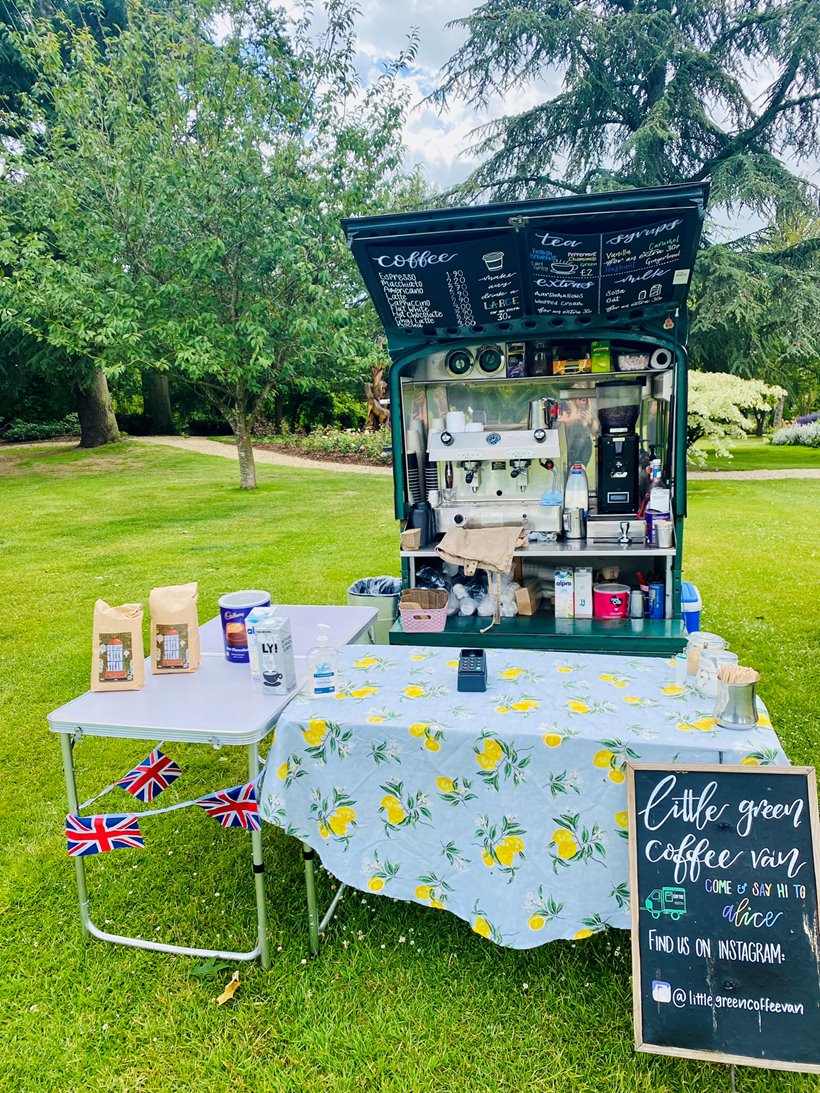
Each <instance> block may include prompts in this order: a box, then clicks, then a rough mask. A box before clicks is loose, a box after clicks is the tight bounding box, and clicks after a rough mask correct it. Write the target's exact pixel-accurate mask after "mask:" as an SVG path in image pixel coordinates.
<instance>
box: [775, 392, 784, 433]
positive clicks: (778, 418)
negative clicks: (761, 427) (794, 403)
mask: <svg viewBox="0 0 820 1093" xmlns="http://www.w3.org/2000/svg"><path fill="white" fill-rule="evenodd" d="M785 401H786V396H785V395H784V396H783V397H782V398H779V399H778V400H777V406H775V408H774V427H775V429H779V428H780V426H781V425H782V424H783V404H784V403H785Z"/></svg>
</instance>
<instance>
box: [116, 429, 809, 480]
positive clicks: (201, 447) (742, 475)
mask: <svg viewBox="0 0 820 1093" xmlns="http://www.w3.org/2000/svg"><path fill="white" fill-rule="evenodd" d="M135 439H137V440H138V441H139V442H140V443H144V444H167V445H168V447H169V448H182V449H184V450H185V451H186V452H199V454H200V455H219V456H222V458H223V459H237V458H238V456H237V454H236V448H235V447H234V446H233V444H223V443H221V441H218V440H207V439H206V438H205V437H199V436H191V437H184V436H141V437H138V438H135ZM253 454H254V459H255V460H256V462H257V463H272V464H274V466H279V467H309V468H312V469H313V470H325V471H342V472H346V473H348V474H381V475H389V474H392V470H391V468H390V467H368V466H365V465H361V464H358V463H328V462H324V461H322V460H318V459H303V458H302V457H301V456H298V455H285V454H284V453H283V452H270V451H266V450H265V449H263V448H254V452H253ZM687 478H688V479H689V480H690V481H693V482H697V481H704V480H708V479H712V478H723V479H728V480H731V481H735V482H745V481H746V480H747V479H755V478H760V479H777V478H820V470H813V469H812V468H809V467H803V468H800V469H795V470H782V471H689V473H688V474H687Z"/></svg>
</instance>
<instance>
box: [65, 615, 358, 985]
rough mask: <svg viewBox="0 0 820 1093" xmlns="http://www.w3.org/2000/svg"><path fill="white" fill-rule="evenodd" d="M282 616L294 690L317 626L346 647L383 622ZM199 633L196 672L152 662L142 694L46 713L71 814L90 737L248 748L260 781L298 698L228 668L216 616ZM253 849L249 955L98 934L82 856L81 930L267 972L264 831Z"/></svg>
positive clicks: (238, 667)
mask: <svg viewBox="0 0 820 1093" xmlns="http://www.w3.org/2000/svg"><path fill="white" fill-rule="evenodd" d="M278 612H279V614H282V615H285V616H287V617H288V618H289V619H290V623H291V631H292V635H293V647H294V654H295V657H296V679H297V687H301V686H302V684H303V683H304V681H305V678H306V674H307V669H306V663H305V655H306V653H307V650H308V649H309V648H310V647H311V646H312V645H313V644H314V642H315V637H316V626H317V624H318V623H320V622H324V623H327V624H328V625H330V626H331V627H332V631H333V635H334V639H335V642H336V644H337V645H344V644H348V643H350V642H355V641H357V640H359V639H361V638H363V637H365V636H366V635H368V633H369V635H370V640H371V641H372V637H373V631H372V627H373V624H374V623H375V621H376V618H377V617H378V612H377V611H376V610H373V609H370V608H367V607H323V606H299V605H279V607H278ZM200 636H201V647H202V660H201V663H200V667H199V670H198V671H196V672H191V673H187V674H183V675H178V676H168V675H163V676H159V677H157V676H153V675H152V674H151V670H150V660H147V661H146V671H145V686H144V687H143V689H142V690H139V691H117V692H108V693H101V692H98V691H97V692H92V691H88V692H86V694H84V695H82V696H80V697H79V698H75V699H74V700H73V701H71V702H69V703H67V704H66V705H64V706H61V707H60V708H59V709H57V710H54V711H53V713H51V714H49V717H48V722H49V727H50V729H51V731H52V732H56V733H59V734H60V744H61V747H62V756H63V772H64V774H65V780H66V791H67V796H68V808H69V812H70V813H73V814H75V815H76V814H78V813H79V798H78V795H77V786H76V778H75V772H74V758H73V750H74V747H75V745H76V744H77V743H79V741H80V740H82V739H83V738H85V737H87V736H102V737H112V738H114V737H115V738H120V739H130V740H149V741H154V742H158V741H165V740H171V741H178V742H184V743H189V744H208V745H210V746H211V747H213V748H221V747H223V746H240V745H244V746H245V747H246V748H247V750H248V781H250V782H253V781H255V780H256V779H257V777H258V775H259V744H260V742H261V741H262V740H264V738H265V737H266V736H267V735H268V733H269V732H270V731H271V729H272V728H273V726H274V724H275V723H276V720H277V718H278V717H279V714H280V713H281V712H282V710H283V709H284V708H285V706H286V705H287V704H288V702H289V701H290V699H291V698H292V697H293V694H290V695H287V696H285V697H283V698H274V697H272V696H270V695H265V694H262V693H261V692H260V691H259V690H257V688H256V687H255V686H254V685H253V684H252V683H251V679H250V673H249V670H248V667H247V665H243V664H234V663H229V662H228V661H227V660H226V659H225V656H224V652H223V647H222V633H221V624H220V620H219V618H218V617H217V618H215V619H211V620H210V621H209V622H207V623H205V624H204V625H203V626H202V627H200ZM294 693H295V692H294ZM131 811H133V810H131ZM138 815H139V813H138ZM251 846H252V859H253V872H254V882H255V889H256V911H257V922H258V938H257V944H256V945H255V947H254V948H253V949H251V950H250V951H247V952H227V951H222V950H216V949H204V948H200V947H198V946H186V945H169V944H163V943H160V942H155V941H148V940H145V939H143V938H138V937H128V936H124V935H120V934H112V933H108V932H107V931H105V930H101V929H100V928H99V927H98V926H96V925H95V924H94V922H93V921H92V919H91V914H90V911H89V900H88V889H87V886H86V876H85V860H84V858H82V857H77V858H74V868H75V870H76V874H77V888H78V893H79V899H80V921H81V924H82V929H83V932H84V933H86V934H90V935H91V936H92V937H95V938H97V939H98V940H100V941H108V942H113V943H115V944H119V945H130V946H133V947H135V948H138V949H150V950H153V951H155V952H163V953H176V954H180V955H185V956H202V957H209V956H214V957H221V958H223V959H226V960H253V959H255V958H256V957H257V956H259V957H261V959H262V965H263V967H266V968H267V967H269V966H270V956H269V952H268V941H267V914H266V910H265V900H264V883H263V872H264V865H263V860H262V835H261V832H258V831H252V832H251Z"/></svg>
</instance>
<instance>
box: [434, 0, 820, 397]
mask: <svg viewBox="0 0 820 1093" xmlns="http://www.w3.org/2000/svg"><path fill="white" fill-rule="evenodd" d="M455 25H458V26H460V27H461V28H463V29H464V30H466V32H467V39H466V41H465V43H464V45H463V46H462V47H461V48H460V49H459V50H458V51H457V52H456V54H455V55H454V56H453V57H452V58H451V59H450V61H449V62H448V64H447V66H446V68H445V71H444V78H443V82H442V86H441V88H440V90H439V92H438V94H437V96H436V97H437V98H438V100H439V102H440V103H442V104H443V105H446V104H447V103H448V102H449V101H450V100H452V99H456V98H461V99H464V100H466V101H469V102H472V103H474V104H476V105H478V106H486V105H488V104H489V103H491V102H492V101H493V100H494V97H495V96H498V95H505V94H506V95H509V94H510V93H511V92H515V93H518V92H521V91H522V90H523V89H527V90H528V91H531V90H532V89H533V88H534V89H535V90H536V93H537V89H538V87H539V86H544V85H543V84H540V85H539V80H541V81H543V80H544V79H547V80H550V81H552V82H553V83H554V82H555V81H556V80H558V81H560V84H561V87H560V90H559V91H558V92H557V93H556V94H554V95H552V96H551V97H550V96H548V95H547V94H546V91H545V92H544V97H543V99H542V101H539V102H537V103H536V104H535V105H533V106H531V107H528V108H527V109H525V110H522V111H520V112H519V113H514V114H510V115H507V116H503V117H499V118H496V119H495V120H493V121H491V122H489V123H488V124H486V125H484V126H483V127H481V128H480V129H479V130H477V132H476V134H475V136H476V141H475V146H474V147H475V150H476V151H477V152H478V153H479V154H480V155H481V156H482V157H484V159H483V162H482V163H481V165H480V166H479V167H478V168H477V169H476V170H475V171H474V172H473V173H472V174H471V175H470V177H469V178H468V179H467V180H466V181H465V183H464V185H463V186H462V187H461V188H460V195H461V196H462V197H467V198H468V199H472V200H487V199H488V198H489V199H493V200H506V199H514V198H520V197H532V196H541V195H547V194H556V193H564V192H570V193H586V192H589V191H592V190H607V189H620V188H622V187H632V186H646V185H662V184H666V183H675V182H685V181H697V180H701V179H705V178H707V177H711V179H712V193H711V206H712V209H714V210H717V211H718V212H719V219H721V220H722V221H723V223H724V225H725V223H726V219H727V217H729V216H732V215H735V216H738V217H742V218H745V219H746V220H748V219H749V218H750V216H751V217H752V219H755V218H757V224H756V225H754V228H755V230H754V231H753V232H751V233H750V234H749V237H748V238H744V239H740V240H736V241H735V242H734V243H733V244H732V246H731V247H729V248H726V249H725V250H724V249H723V248H722V247H715V246H713V244H715V243H716V242H718V241H719V240H720V239H721V233H720V231H718V230H714V227H713V229H712V230H710V229H708V228H707V233H706V236H705V245H706V247H707V249H708V258H707V257H706V255H704V256H703V257H702V259H701V262H700V263H699V268H698V272H697V279H696V282H695V287H694V289H693V302H694V304H695V308H694V322H693V331H692V333H693V348H694V349H695V351H696V352H697V354H698V357H699V360H700V362H701V364H702V365H703V366H705V367H710V368H724V369H725V368H728V367H732V368H733V369H735V370H738V371H740V372H744V373H745V374H748V373H749V371H750V369H752V370H754V371H756V373H757V374H764V373H765V372H766V371H767V370H770V369H771V368H772V366H774V367H776V368H777V367H779V366H780V362H781V361H782V360H783V353H784V349H785V348H786V346H785V343H787V342H789V339H788V338H781V340H780V343H778V342H777V340H776V339H775V338H774V337H773V332H774V331H775V330H776V329H779V330H780V331H786V332H788V331H791V330H797V331H799V339H800V344H801V347H802V348H801V349H800V350H799V351H798V352H797V356H799V357H800V359H801V360H802V361H804V362H805V352H804V350H805V348H806V347H807V346H808V345H809V344H810V343H811V342H812V341H813V342H814V344H817V343H818V341H820V309H818V307H817V293H818V263H817V253H818V250H819V249H820V232H818V231H817V230H816V227H817V225H816V221H815V222H814V223H815V230H814V232H813V234H812V235H811V237H808V236H805V235H804V237H803V238H801V239H800V241H799V245H791V244H790V243H789V242H788V241H786V242H785V244H784V245H782V246H778V245H775V246H772V245H771V243H772V237H773V236H779V237H780V239H781V242H782V241H783V225H788V224H794V223H795V222H803V221H805V220H806V219H807V218H808V219H809V220H811V218H812V217H813V216H816V214H817V210H818V195H817V190H816V188H815V187H814V186H812V185H810V184H809V183H808V182H806V181H805V179H803V178H802V177H800V175H799V174H797V173H796V171H795V170H793V169H792V167H791V166H790V164H793V163H794V162H795V161H799V160H801V159H802V158H806V157H812V156H816V155H817V154H818V152H820V3H818V2H817V0H487V2H485V3H483V4H481V5H480V6H478V7H477V8H476V9H475V11H474V12H473V13H472V14H471V15H469V16H468V17H466V18H464V19H460V20H457V22H456V24H455ZM528 97H531V95H530V96H528ZM761 223H763V224H764V225H766V226H767V231H766V232H765V233H764V234H763V236H761V234H760V233H759V231H757V230H756V229H757V228H759V226H760V224H761ZM769 225H771V229H770V230H769V229H768V226H769ZM723 238H724V239H725V233H724V235H723ZM703 258H706V261H704V260H703ZM746 298H751V302H750V304H749V306H748V307H747V308H746V309H745V310H744V300H745V299H746ZM738 321H740V323H741V324H743V325H744V326H745V334H746V336H745V338H737V337H734V338H732V339H731V341H732V346H731V352H729V353H728V354H727V353H725V352H724V347H725V345H726V342H725V337H724V332H725V331H726V330H727V329H730V328H732V325H733V324H735V323H737V322H738ZM794 356H795V352H794V351H793V350H792V351H791V357H794ZM789 367H790V369H791V373H792V375H796V374H797V373H796V372H795V369H794V368H793V367H792V366H791V365H790V366H789ZM787 386H788V385H787Z"/></svg>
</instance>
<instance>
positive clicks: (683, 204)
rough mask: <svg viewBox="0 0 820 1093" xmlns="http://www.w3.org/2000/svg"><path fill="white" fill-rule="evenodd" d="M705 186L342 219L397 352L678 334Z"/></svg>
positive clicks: (676, 337) (682, 333) (682, 330)
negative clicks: (468, 341) (481, 341)
mask: <svg viewBox="0 0 820 1093" xmlns="http://www.w3.org/2000/svg"><path fill="white" fill-rule="evenodd" d="M708 192H709V183H708V182H703V183H687V184H684V185H680V186H655V187H647V188H643V189H635V190H617V191H615V192H613V193H605V194H584V195H581V196H572V197H559V198H550V199H545V200H539V201H517V202H511V203H505V204H494V205H477V206H470V207H462V208H454V209H434V210H431V211H427V212H416V213H401V214H396V215H386V216H363V217H351V218H348V219H346V220H343V221H342V225H343V227H344V230H345V234H346V236H347V242H348V246H349V247H350V248H351V250H352V252H353V256H354V258H355V259H356V262H357V263H358V266H359V269H360V270H361V272H362V276H363V278H364V282H365V285H366V286H367V290H368V292H369V293H370V296H371V297H372V299H373V303H374V305H375V307H376V311H377V312H378V315H379V318H380V319H381V321H382V323H383V324H384V328H385V332H386V334H387V341H388V346H389V348H390V351H391V353H393V354H394V355H395V354H396V353H399V352H401V351H402V350H407V349H411V348H417V347H419V346H420V345H423V344H430V343H441V342H445V343H446V342H449V341H451V340H453V341H455V340H456V339H462V340H463V339H465V338H472V339H475V337H476V335H480V336H481V337H482V338H488V337H489V338H497V339H498V340H510V338H515V337H522V336H525V335H526V336H528V337H532V336H533V335H538V334H542V335H547V334H548V335H551V336H555V335H556V334H558V333H559V332H561V333H563V334H565V335H567V336H573V335H574V336H578V335H579V334H582V333H583V332H584V331H590V332H591V331H593V330H594V331H595V332H596V334H597V336H599V337H606V336H608V335H613V336H614V335H616V334H618V333H620V334H622V335H625V334H628V333H629V332H630V331H631V332H633V333H639V332H640V333H641V334H644V335H649V336H652V337H656V338H658V340H660V341H676V342H678V343H679V344H680V343H683V342H685V338H686V329H687V324H686V307H685V305H686V298H687V296H688V293H689V285H690V283H691V277H692V267H693V265H694V261H695V254H696V252H697V248H698V243H699V240H700V235H701V230H702V227H703V218H704V213H705V208H706V198H707V195H708Z"/></svg>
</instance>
